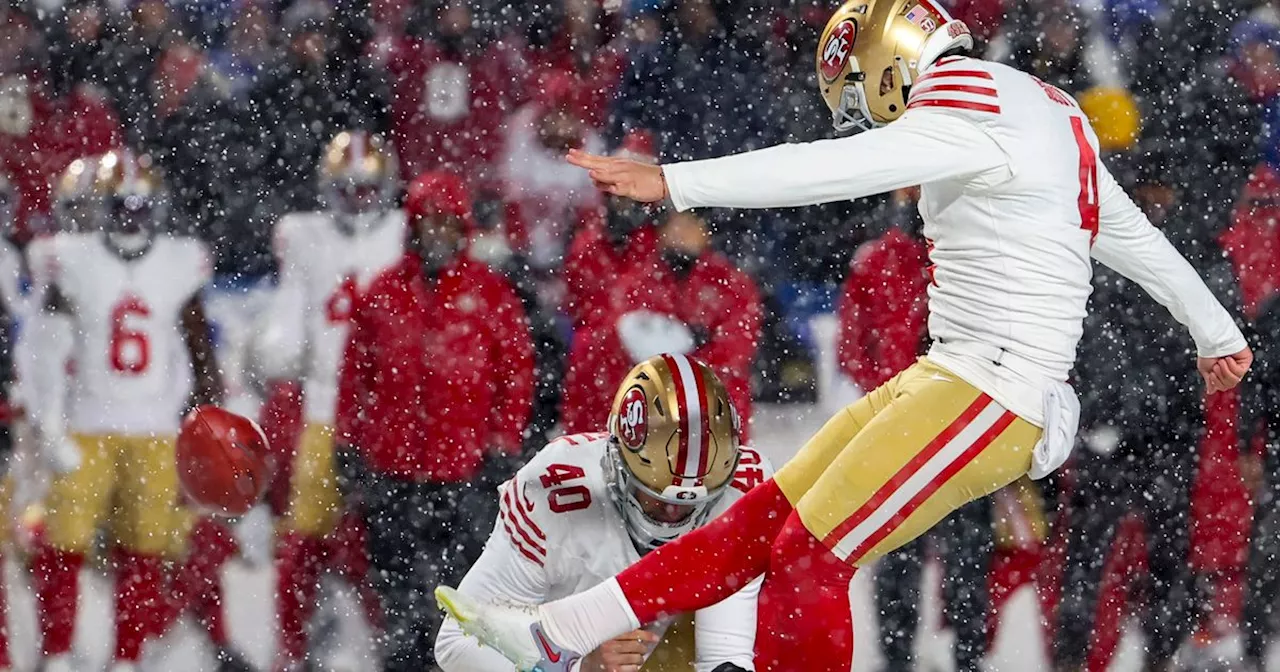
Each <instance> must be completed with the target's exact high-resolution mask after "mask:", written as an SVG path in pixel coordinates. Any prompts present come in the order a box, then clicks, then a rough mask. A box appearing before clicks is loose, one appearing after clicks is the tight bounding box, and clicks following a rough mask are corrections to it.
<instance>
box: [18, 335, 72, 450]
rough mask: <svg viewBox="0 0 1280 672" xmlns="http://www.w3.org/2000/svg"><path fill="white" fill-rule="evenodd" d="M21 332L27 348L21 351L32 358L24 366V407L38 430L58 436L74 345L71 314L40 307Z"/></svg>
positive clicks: (63, 425) (62, 424) (64, 415)
mask: <svg viewBox="0 0 1280 672" xmlns="http://www.w3.org/2000/svg"><path fill="white" fill-rule="evenodd" d="M25 332H26V333H25V334H24V337H25V338H26V339H27V340H28V342H29V343H30V347H28V348H25V349H24V352H26V353H27V354H28V355H29V356H30V357H32V359H33V361H32V362H29V363H28V365H27V366H25V367H24V370H26V371H28V372H30V374H31V385H30V388H29V389H30V391H31V396H32V399H30V400H29V401H30V403H31V406H32V408H30V409H28V410H29V411H30V412H31V414H32V416H33V419H34V421H35V425H36V427H37V428H39V430H40V431H41V432H42V433H47V434H51V435H53V434H56V435H61V434H63V433H64V432H66V428H67V409H66V405H67V404H66V402H67V389H68V388H67V359H68V358H70V356H71V350H72V348H73V347H74V345H75V335H74V333H73V328H72V321H71V317H70V316H69V315H67V314H65V313H60V312H54V311H48V310H41V311H38V312H36V313H35V314H34V315H33V316H32V317H31V323H30V324H29V325H28V326H27V328H26V329H25Z"/></svg>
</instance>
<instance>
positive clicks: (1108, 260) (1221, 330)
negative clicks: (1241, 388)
mask: <svg viewBox="0 0 1280 672" xmlns="http://www.w3.org/2000/svg"><path fill="white" fill-rule="evenodd" d="M1098 198H1099V208H1100V218H1099V226H1098V239H1097V241H1096V242H1095V243H1094V246H1093V250H1092V252H1091V254H1092V256H1093V258H1094V259H1097V260H1098V261H1100V262H1102V263H1103V264H1106V265H1107V266H1108V267H1110V268H1112V269H1115V270H1116V271H1117V272H1119V273H1120V274H1121V275H1123V276H1125V277H1126V278H1129V279H1130V280H1132V281H1134V282H1136V283H1138V284H1139V285H1141V286H1142V288H1143V289H1145V290H1146V291H1147V293H1148V294H1150V295H1151V297H1152V298H1154V299H1155V300H1156V301H1159V302H1160V304H1161V305H1163V306H1164V307H1165V308H1167V309H1168V310H1169V313H1170V314H1172V315H1173V317H1174V318H1175V319H1177V320H1178V321H1179V322H1181V323H1182V324H1183V325H1184V326H1186V327H1187V329H1188V330H1189V331H1190V332H1191V337H1192V338H1194V339H1195V342H1196V350H1197V351H1198V352H1199V355H1200V356H1201V357H1222V356H1225V355H1229V354H1232V353H1235V352H1239V351H1240V350H1243V349H1244V347H1245V340H1244V335H1243V334H1241V333H1240V329H1239V328H1238V327H1236V323H1235V322H1234V321H1233V320H1232V319H1231V314H1230V313H1228V312H1227V309H1226V308H1223V307H1222V304H1221V303H1220V302H1219V301H1218V299H1217V298H1216V297H1214V295H1213V292H1211V291H1209V288H1208V287H1207V286H1206V285H1205V283H1204V280H1202V279H1201V278H1200V276H1199V275H1198V274H1197V273H1196V271H1195V269H1194V268H1192V267H1191V264H1190V263H1188V262H1187V260H1186V259H1185V258H1183V256H1182V255H1181V254H1179V253H1178V251H1177V249H1175V248H1174V247H1173V245H1172V244H1171V243H1169V240H1168V239H1167V238H1165V237H1164V234H1162V233H1160V232H1159V231H1158V230H1156V228H1155V227H1154V226H1152V225H1151V222H1150V221H1148V220H1147V217H1146V215H1144V214H1142V210H1140V209H1139V208H1138V206H1137V205H1135V204H1134V203H1133V201H1132V200H1130V198H1129V195H1128V194H1126V193H1125V192H1124V189H1123V188H1121V187H1120V185H1119V184H1117V183H1116V180H1115V178H1114V177H1112V176H1111V173H1110V172H1109V171H1107V169H1106V168H1105V167H1102V166H1099V170H1098Z"/></svg>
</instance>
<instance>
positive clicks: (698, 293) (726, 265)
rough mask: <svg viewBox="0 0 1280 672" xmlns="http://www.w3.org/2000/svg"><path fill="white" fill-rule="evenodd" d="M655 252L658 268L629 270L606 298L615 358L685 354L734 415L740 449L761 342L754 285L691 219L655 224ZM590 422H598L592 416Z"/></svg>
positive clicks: (634, 359) (673, 217)
mask: <svg viewBox="0 0 1280 672" xmlns="http://www.w3.org/2000/svg"><path fill="white" fill-rule="evenodd" d="M658 253H659V258H660V261H659V263H657V264H654V265H649V264H633V265H629V266H628V267H627V269H626V272H625V274H624V275H621V276H620V277H618V278H617V279H616V280H615V286H614V287H613V288H612V289H611V290H610V291H611V292H616V293H615V294H613V298H612V299H611V301H612V302H613V306H614V307H615V311H616V312H615V313H614V314H615V315H616V316H617V321H616V322H615V329H614V330H613V333H614V338H616V339H617V340H616V341H613V342H614V343H615V344H616V345H615V346H614V347H615V348H618V350H614V352H618V351H620V352H622V353H623V354H624V356H626V357H628V358H629V361H628V362H627V363H628V364H634V363H635V362H639V361H641V360H644V359H647V358H649V357H651V356H653V355H655V354H658V353H661V352H683V353H685V354H688V355H690V356H692V357H693V358H695V359H697V360H699V361H702V362H704V363H705V364H707V365H708V366H710V367H711V368H712V369H714V370H715V372H716V374H717V375H719V376H720V379H721V380H722V381H724V384H725V387H726V388H727V389H728V391H729V396H730V398H732V399H733V403H734V405H735V406H736V407H737V409H738V415H739V416H740V417H741V419H742V436H743V442H744V443H746V442H747V441H749V440H750V439H749V436H750V420H751V382H750V372H751V369H752V366H753V364H754V363H755V357H756V346H757V344H758V343H759V339H760V320H761V307H760V297H759V295H758V293H757V291H756V284H755V282H754V281H752V279H751V277H750V276H748V275H747V274H746V273H744V272H742V271H741V270H739V269H738V268H737V267H735V266H734V265H733V263H732V262H731V261H729V259H727V258H726V257H725V256H724V255H722V254H720V253H719V252H716V251H714V250H712V249H711V235H710V232H709V231H708V230H707V225H706V222H704V221H703V220H702V219H700V218H699V217H698V216H696V215H693V214H690V213H674V214H671V215H669V216H668V217H667V219H666V221H664V222H663V223H662V224H661V226H660V228H659V233H658ZM602 347H608V346H602ZM606 352H608V350H606ZM626 368H627V367H626V366H625V365H624V366H622V367H620V370H623V371H625V369H626ZM609 382H610V383H612V384H616V383H617V381H616V380H612V381H609ZM588 417H593V418H595V419H596V423H597V424H598V423H599V416H598V415H589V416H588Z"/></svg>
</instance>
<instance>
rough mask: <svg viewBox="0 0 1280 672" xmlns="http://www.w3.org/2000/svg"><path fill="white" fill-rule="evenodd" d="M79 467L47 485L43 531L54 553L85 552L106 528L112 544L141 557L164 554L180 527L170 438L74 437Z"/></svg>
mask: <svg viewBox="0 0 1280 672" xmlns="http://www.w3.org/2000/svg"><path fill="white" fill-rule="evenodd" d="M72 439H73V440H74V441H75V442H76V444H77V445H78V446H79V447H80V453H81V458H82V460H81V463H80V468H79V469H76V470H75V471H73V472H71V473H68V474H59V475H56V476H55V477H54V478H53V480H52V482H51V483H50V484H49V494H48V497H47V501H46V504H47V507H48V515H47V518H46V521H47V522H46V529H47V534H48V538H49V543H50V544H51V545H52V546H53V547H54V548H56V549H58V550H62V551H68V552H73V553H86V552H88V551H89V549H90V547H91V546H92V545H93V539H94V535H95V534H97V530H98V528H99V527H101V526H102V525H103V524H104V523H110V530H111V532H112V533H113V534H114V536H115V541H116V542H117V543H118V544H120V545H121V546H122V547H124V548H126V549H128V550H131V551H134V552H137V553H143V554H156V555H159V554H163V553H166V552H168V551H169V550H170V549H171V548H172V546H173V543H174V537H175V535H176V533H177V530H176V529H175V528H176V526H177V525H179V522H180V521H179V514H178V511H177V504H178V470H177V467H176V465H175V462H174V442H173V437H172V436H156V437H152V436H121V435H115V434H96V435H89V434H76V435H74V436H72Z"/></svg>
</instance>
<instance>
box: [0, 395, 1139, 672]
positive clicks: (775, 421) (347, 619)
mask: <svg viewBox="0 0 1280 672" xmlns="http://www.w3.org/2000/svg"><path fill="white" fill-rule="evenodd" d="M826 415H827V414H826V411H825V410H824V409H822V408H817V407H799V408H797V407H794V406H786V407H768V406H765V407H760V408H758V409H757V411H756V418H757V424H756V437H757V438H756V442H755V443H756V445H757V447H759V448H760V449H761V450H762V451H763V452H765V453H766V454H768V455H769V456H770V458H772V459H773V460H775V463H781V462H783V461H785V460H786V458H787V457H788V456H789V455H790V454H791V453H792V452H794V450H795V449H796V448H797V447H798V446H799V445H800V444H802V443H803V442H804V440H805V439H806V438H807V437H808V436H809V434H811V433H812V432H813V431H814V430H815V429H817V427H819V426H820V425H821V424H822V422H823V421H824V420H825V419H826ZM6 579H7V581H8V587H9V597H10V606H9V623H10V638H11V642H12V646H13V656H14V662H15V664H16V668H15V669H16V670H20V671H24V672H25V671H29V670H34V664H35V655H36V648H35V646H36V640H37V634H36V627H35V602H34V600H33V598H32V595H31V591H30V589H29V586H28V582H27V580H26V579H25V577H20V575H19V573H18V570H17V567H16V566H15V565H13V564H12V563H10V565H9V566H8V567H7V568H6ZM869 579H870V574H869V573H866V572H864V573H862V574H859V575H858V576H857V578H856V579H855V580H854V583H853V587H852V593H853V605H854V627H855V630H856V639H855V641H856V642H857V645H856V646H855V655H854V668H853V669H854V670H856V671H857V672H874V671H875V670H877V669H879V667H880V665H881V662H882V659H881V657H880V652H879V650H878V647H877V645H876V641H877V636H876V620H875V618H876V617H875V610H874V607H873V604H872V599H871V581H870V580H869ZM223 580H224V586H225V589H226V590H225V594H226V599H227V601H228V605H227V612H228V616H229V618H228V620H227V624H228V627H229V629H230V633H231V637H232V639H233V640H234V641H235V642H236V643H237V644H238V645H239V646H240V647H241V648H242V650H243V651H244V652H245V653H246V654H247V655H248V656H249V658H250V660H251V661H252V662H253V663H254V664H255V665H257V666H258V667H259V668H260V669H262V670H270V669H271V662H272V660H273V657H274V646H275V643H274V642H275V640H274V628H275V624H274V620H275V616H274V610H273V607H272V603H271V600H272V597H271V595H272V587H273V585H274V583H275V579H274V573H273V571H272V569H271V568H270V567H264V566H260V567H254V566H250V565H248V564H247V563H245V562H243V561H235V562H233V563H231V565H229V566H228V568H227V571H226V574H225V575H224V579H223ZM926 580H927V581H929V582H930V585H934V586H936V584H937V573H936V571H932V572H930V573H928V574H926ZM83 586H84V589H85V590H84V596H83V599H82V607H83V608H82V610H81V613H80V620H79V623H78V626H77V629H76V652H77V655H78V656H79V657H80V662H81V665H80V666H79V667H78V669H83V670H86V671H90V670H102V669H104V668H105V667H106V664H107V662H108V656H109V654H110V650H111V637H112V625H111V613H110V610H111V586H110V583H109V582H108V581H107V579H106V577H105V576H104V575H103V574H101V573H100V572H98V571H96V570H86V572H85V581H84V583H83ZM927 599H928V603H927V604H926V607H925V610H924V614H923V621H924V622H923V623H922V633H921V636H920V638H919V639H918V640H917V641H918V643H919V646H920V647H921V652H920V669H921V670H927V671H929V672H944V671H948V670H951V669H953V666H952V665H951V663H950V661H949V660H948V651H949V646H950V642H951V636H950V633H949V632H947V631H944V630H940V629H939V625H938V621H939V616H938V614H939V610H938V608H937V606H936V605H937V597H936V590H931V591H929V594H928V598H927ZM334 602H335V604H336V607H335V608H336V610H337V611H338V612H340V613H341V614H342V624H343V625H342V627H341V628H339V631H338V633H337V635H336V636H335V637H334V639H333V640H331V641H332V642H333V643H334V646H333V649H334V654H335V655H334V656H333V660H332V661H331V663H330V665H331V669H333V670H335V671H336V670H341V671H343V672H348V671H350V672H354V671H356V670H370V669H373V667H372V665H371V664H370V662H369V661H370V660H371V658H370V656H369V654H370V648H369V639H368V630H367V629H366V628H365V627H364V625H363V623H362V622H361V621H360V618H359V617H358V616H356V613H357V610H356V609H355V603H354V602H353V601H352V600H351V599H350V598H349V596H347V595H343V594H338V595H337V599H336V600H335V601H334ZM1039 622H1040V616H1039V609H1038V606H1037V602H1036V599H1035V596H1034V595H1033V594H1032V591H1031V590H1030V589H1023V590H1022V591H1021V592H1019V593H1018V594H1016V595H1015V597H1014V598H1013V599H1012V600H1011V602H1010V603H1009V605H1008V606H1007V607H1006V609H1005V611H1004V613H1003V615H1002V625H1001V628H1000V634H999V638H998V640H997V641H996V645H995V649H994V651H993V652H992V654H991V656H990V659H989V664H988V669H989V670H992V671H999V672H1027V671H1029V670H1047V669H1048V664H1047V662H1046V659H1045V657H1044V653H1043V652H1044V637H1043V634H1042V631H1041V628H1040V626H1039ZM1140 646H1141V645H1140V642H1138V641H1137V640H1136V639H1135V638H1134V637H1127V638H1126V639H1125V642H1124V645H1123V647H1122V653H1121V655H1120V656H1119V658H1118V659H1117V661H1116V664H1115V665H1113V667H1112V669H1113V670H1116V671H1117V672H1120V671H1123V672H1128V671H1130V670H1135V671H1136V670H1138V669H1140V662H1141V659H1140V656H1139V650H1140ZM214 669H215V668H214V664H213V662H212V660H211V658H210V652H209V650H208V648H207V647H206V645H205V644H204V642H203V639H202V637H201V636H200V635H199V634H198V629H197V628H196V627H194V626H193V625H192V624H191V623H189V622H186V621H184V622H183V623H182V624H181V625H180V626H179V628H178V629H177V630H175V631H174V632H173V633H171V634H170V635H169V636H168V637H167V638H166V639H164V640H161V641H159V642H156V643H155V644H153V645H152V646H151V647H150V648H149V649H148V651H147V653H146V656H145V658H144V670H146V671H147V672H152V671H155V672H161V671H164V672H204V671H210V672H212V671H213V670H214Z"/></svg>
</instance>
